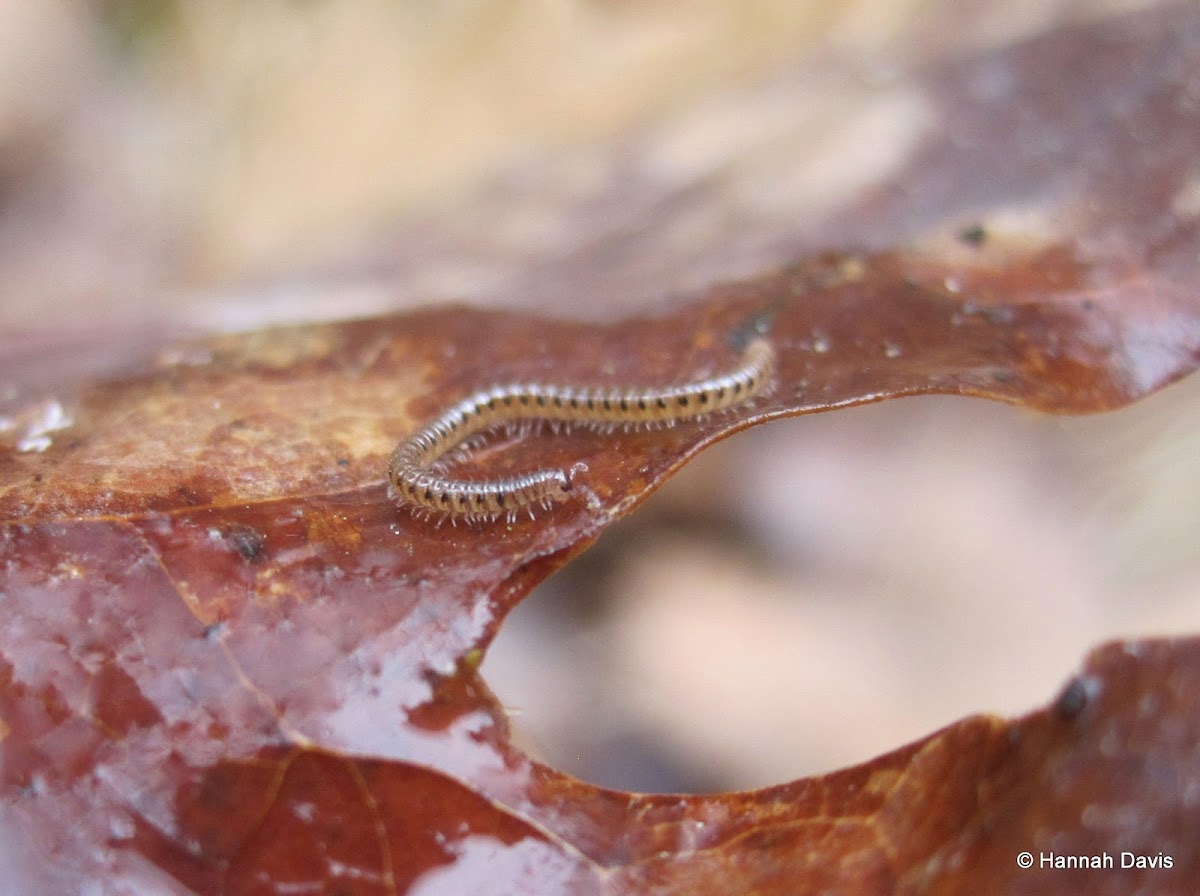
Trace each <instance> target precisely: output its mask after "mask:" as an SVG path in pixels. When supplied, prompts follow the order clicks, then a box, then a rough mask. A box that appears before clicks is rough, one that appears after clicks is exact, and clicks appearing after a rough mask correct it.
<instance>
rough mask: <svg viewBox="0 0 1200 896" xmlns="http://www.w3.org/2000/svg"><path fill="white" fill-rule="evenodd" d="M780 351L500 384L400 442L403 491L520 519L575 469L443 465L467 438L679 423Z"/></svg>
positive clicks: (702, 411)
mask: <svg viewBox="0 0 1200 896" xmlns="http://www.w3.org/2000/svg"><path fill="white" fill-rule="evenodd" d="M774 366H775V351H774V349H773V348H772V347H771V344H770V343H769V342H767V340H766V339H763V338H756V339H754V340H753V341H751V342H750V343H749V344H748V345H747V346H746V349H745V351H744V352H743V354H742V358H741V361H740V363H739V364H738V365H737V366H736V367H735V368H733V369H732V370H729V371H726V372H724V373H720V374H718V375H716V376H712V377H708V378H706V379H702V380H697V381H695V382H691V383H685V384H683V385H677V386H665V387H658V388H654V387H646V388H642V387H638V388H621V387H588V386H569V385H552V384H543V383H516V384H511V385H501V386H494V387H493V388H491V389H484V390H482V391H479V392H476V393H475V394H473V395H470V396H468V397H467V398H464V399H463V400H462V401H460V402H458V403H457V404H455V405H454V406H453V407H450V408H448V409H447V410H446V411H445V412H443V413H442V414H441V415H440V416H438V417H436V418H435V419H433V420H432V421H430V422H429V423H428V424H426V425H425V426H424V427H422V428H421V429H420V430H418V431H417V432H415V433H413V435H411V436H409V437H408V438H407V439H405V440H404V441H402V442H400V444H399V445H397V446H396V449H395V450H394V451H393V452H392V456H391V460H390V461H389V463H388V481H389V483H390V489H391V493H392V495H393V497H395V498H396V499H397V500H398V501H399V502H400V503H402V504H404V505H407V506H409V507H410V508H411V509H413V510H414V511H415V512H416V513H418V514H421V513H429V514H436V515H444V516H448V517H450V518H451V519H452V520H454V519H464V520H466V521H468V522H475V521H482V520H494V519H499V518H501V517H504V518H507V519H509V520H513V519H515V518H516V515H517V513H518V512H519V511H521V510H527V511H529V512H530V513H531V515H532V510H533V508H534V507H535V506H547V507H548V506H549V505H551V504H553V503H554V502H556V501H561V500H564V499H566V498H567V497H568V496H569V495H570V492H571V487H572V478H573V476H574V473H575V469H574V468H573V469H572V470H562V469H558V468H547V469H539V470H532V471H530V472H528V473H524V474H521V475H518V476H510V477H505V478H496V479H458V478H452V477H449V476H446V475H443V474H442V472H441V468H442V463H441V462H442V460H443V458H445V457H446V455H447V454H448V453H449V452H451V451H453V450H455V449H456V448H457V447H458V446H460V445H462V444H463V442H465V441H467V440H469V439H471V438H472V437H474V436H477V435H479V434H481V433H484V432H486V431H487V430H490V429H492V428H494V427H496V426H498V425H502V424H509V423H519V422H532V423H538V422H542V421H545V422H549V423H551V424H555V425H558V426H563V427H573V426H582V427H593V428H598V429H605V428H609V427H615V426H626V427H631V428H643V427H645V428H655V427H660V426H673V425H674V424H675V423H677V422H679V421H682V420H693V419H696V418H698V417H703V416H706V415H708V414H712V413H716V412H718V411H722V410H725V409H727V408H731V407H734V406H736V405H740V404H742V403H744V402H746V401H749V400H751V399H752V398H754V397H755V396H756V395H758V394H760V393H761V392H762V390H763V389H764V388H765V387H766V386H767V385H768V384H769V382H770V380H771V376H772V374H773V372H774Z"/></svg>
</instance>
